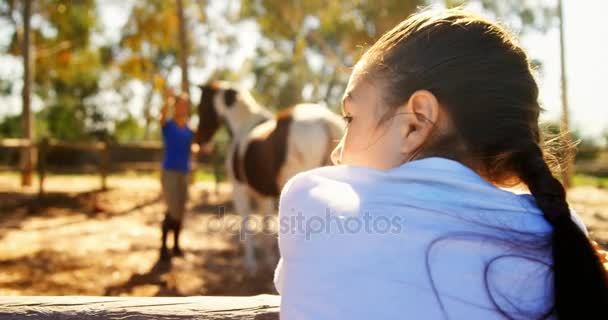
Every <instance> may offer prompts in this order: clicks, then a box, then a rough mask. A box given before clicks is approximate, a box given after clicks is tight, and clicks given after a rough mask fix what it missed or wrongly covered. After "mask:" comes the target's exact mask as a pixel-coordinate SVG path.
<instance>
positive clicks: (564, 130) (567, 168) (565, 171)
mask: <svg viewBox="0 0 608 320" xmlns="http://www.w3.org/2000/svg"><path fill="white" fill-rule="evenodd" d="M557 5H558V15H559V45H560V60H561V84H562V119H561V125H560V131H561V137H562V143H563V146H564V150H565V154H564V159H563V167H562V183H563V185H564V187H565V188H568V187H570V180H571V175H572V174H571V170H572V162H573V158H574V157H573V155H572V151H571V149H572V148H570V145H571V144H572V138H571V135H570V131H569V123H570V115H569V112H568V87H567V85H566V52H565V45H564V8H563V6H562V0H559V1H558V2H557Z"/></svg>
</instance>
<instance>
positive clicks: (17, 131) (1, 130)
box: [0, 115, 21, 138]
mask: <svg viewBox="0 0 608 320" xmlns="http://www.w3.org/2000/svg"><path fill="white" fill-rule="evenodd" d="M19 137H21V116H18V115H17V116H7V117H5V118H4V119H2V121H0V138H19Z"/></svg>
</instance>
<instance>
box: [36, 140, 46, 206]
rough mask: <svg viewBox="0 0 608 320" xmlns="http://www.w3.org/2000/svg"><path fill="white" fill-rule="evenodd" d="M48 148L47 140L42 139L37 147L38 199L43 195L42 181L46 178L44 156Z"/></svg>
mask: <svg viewBox="0 0 608 320" xmlns="http://www.w3.org/2000/svg"><path fill="white" fill-rule="evenodd" d="M48 148H49V138H48V137H44V138H43V139H42V140H41V141H40V144H39V145H38V197H39V198H42V196H43V195H44V179H45V177H46V154H47V152H48Z"/></svg>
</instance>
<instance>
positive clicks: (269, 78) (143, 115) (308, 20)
mask: <svg viewBox="0 0 608 320" xmlns="http://www.w3.org/2000/svg"><path fill="white" fill-rule="evenodd" d="M426 6H433V7H437V8H443V7H456V6H464V7H465V8H467V9H469V10H472V11H475V12H478V13H481V14H483V15H485V16H488V17H490V18H491V19H493V20H497V21H500V22H502V23H503V24H504V25H506V26H507V27H508V28H509V29H510V30H511V31H512V32H513V33H515V34H516V35H517V36H518V37H519V39H520V42H521V44H522V45H523V46H524V47H525V48H526V49H527V50H528V53H529V55H530V56H531V58H532V59H533V63H534V65H535V67H536V68H537V71H538V72H537V79H538V81H539V84H540V87H541V104H542V106H543V108H544V109H545V112H544V113H543V114H542V119H543V122H544V127H545V129H546V130H547V132H550V133H553V134H558V133H560V131H562V132H564V131H565V129H569V131H570V132H571V134H570V137H568V136H566V137H565V139H571V140H574V141H578V147H577V149H578V150H577V153H576V157H575V159H574V161H563V167H562V169H563V170H562V171H563V172H562V179H563V181H564V182H566V183H567V184H568V185H569V186H570V188H571V189H570V201H571V203H572V204H573V207H574V209H575V210H577V212H578V213H579V214H581V216H583V218H584V219H585V222H586V223H587V225H588V226H589V229H590V230H591V232H592V236H593V238H594V239H596V240H597V241H598V242H599V243H600V244H601V245H602V246H604V247H605V246H606V245H607V244H608V191H606V190H605V188H606V187H608V153H607V152H606V149H607V147H608V108H607V107H608V106H607V105H606V99H603V92H604V91H603V90H605V86H606V83H608V82H607V81H606V79H605V78H606V76H607V75H608V62H607V61H606V59H607V58H608V45H606V42H605V39H608V28H606V27H605V26H604V25H603V23H602V22H603V20H602V19H604V17H603V14H604V13H605V12H606V11H607V10H608V3H606V2H605V1H601V0H585V1H576V2H575V1H566V0H564V1H563V3H561V1H558V0H504V1H498V0H496V1H492V0H470V1H457V0H444V1H438V0H437V1H435V0H418V1H410V0H375V1H368V0H323V1H320V0H306V1H300V0H287V1H286V0H146V1H144V0H77V1H67V0H66V1H62V0H0V295H64V294H66V295H67V294H69V295H135V296H153V295H157V296H167V295H168V296H181V295H251V294H257V293H274V292H275V291H274V288H273V285H272V271H273V267H274V266H273V265H266V266H263V268H262V272H260V273H258V275H257V276H256V277H251V276H248V275H246V274H245V272H243V265H242V261H241V258H240V257H241V251H240V250H241V249H240V247H239V245H238V242H236V241H235V240H234V235H231V234H226V233H218V232H213V231H212V230H208V229H207V228H205V226H207V225H208V224H209V221H210V220H212V219H214V218H216V217H217V216H218V215H220V214H222V215H228V216H229V215H231V214H234V213H233V210H232V204H231V198H230V197H231V196H230V185H229V184H228V183H226V181H225V180H226V179H225V170H224V166H223V162H224V158H225V149H226V146H227V144H228V139H229V135H228V133H227V131H226V130H222V131H220V132H219V134H217V135H216V137H215V142H216V148H215V151H214V153H213V154H210V155H204V156H203V155H199V156H197V157H196V160H197V161H196V166H195V168H194V172H195V174H194V175H193V182H192V184H191V201H190V203H189V205H188V208H189V218H188V222H187V223H186V227H185V228H186V230H185V231H184V234H183V237H184V240H183V246H184V248H185V249H186V255H185V257H184V258H183V259H178V260H175V261H172V263H171V265H169V266H162V265H159V264H158V263H157V258H158V252H157V251H158V250H157V249H158V246H159V241H160V230H159V228H158V226H159V224H160V221H161V220H162V214H163V212H164V205H163V203H162V201H161V198H160V184H159V176H160V174H159V172H160V161H161V159H162V151H163V149H162V143H161V138H160V128H159V126H158V118H159V110H160V107H161V104H162V94H163V92H164V90H165V89H166V88H174V89H176V90H181V91H183V92H184V91H185V92H188V93H189V94H190V96H191V105H192V110H193V112H192V115H193V116H192V117H191V119H190V120H191V127H193V128H194V127H195V126H196V124H197V123H198V117H197V115H196V112H194V111H195V110H196V108H195V106H196V105H198V103H199V99H200V94H201V93H200V89H199V87H198V86H199V85H201V84H204V83H207V82H209V81H211V80H220V79H221V80H228V81H231V82H234V83H237V84H240V85H241V86H243V87H245V88H247V89H250V90H251V92H252V94H253V96H254V97H255V98H256V99H257V100H258V101H259V102H260V103H261V104H262V105H263V106H265V107H267V108H269V109H270V110H272V111H278V110H280V109H282V108H285V107H289V106H291V105H293V104H295V103H298V102H316V103H321V104H325V105H327V106H328V107H329V108H331V109H333V110H335V111H337V110H338V108H339V102H340V99H341V98H342V94H343V92H344V89H345V85H346V82H347V81H348V77H349V75H350V68H351V67H352V66H353V65H354V63H356V61H357V59H358V57H359V56H360V55H361V54H362V53H363V52H364V51H365V49H366V47H367V46H369V45H371V44H372V43H373V42H374V41H375V40H376V39H377V38H378V37H379V36H380V35H381V34H382V33H384V32H385V31H387V30H388V29H389V28H391V27H393V26H394V25H396V24H397V23H398V22H400V21H402V20H403V19H405V18H406V17H407V16H408V15H410V14H411V13H413V12H415V11H416V9H417V8H419V7H426ZM573 155H574V154H571V156H573ZM561 156H563V158H564V159H569V157H568V155H565V154H561ZM220 207H221V208H224V209H225V212H224V211H222V212H221V213H220V212H218V208H220ZM224 209H222V210H224ZM258 240H259V241H258V243H261V244H262V245H264V243H265V241H266V242H272V241H274V238H273V237H272V236H270V237H266V238H263V237H262V238H260V239H258Z"/></svg>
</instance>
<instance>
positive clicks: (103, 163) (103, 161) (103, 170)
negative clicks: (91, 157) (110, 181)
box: [99, 142, 110, 191]
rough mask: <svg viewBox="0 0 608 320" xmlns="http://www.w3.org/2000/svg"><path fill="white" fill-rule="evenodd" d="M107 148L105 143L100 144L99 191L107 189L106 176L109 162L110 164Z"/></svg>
mask: <svg viewBox="0 0 608 320" xmlns="http://www.w3.org/2000/svg"><path fill="white" fill-rule="evenodd" d="M108 149H109V147H108V143H107V142H102V143H101V150H100V159H99V172H100V174H101V190H102V191H105V190H107V189H108V185H107V182H106V180H107V176H108V170H109V162H110V153H109V150H108Z"/></svg>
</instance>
